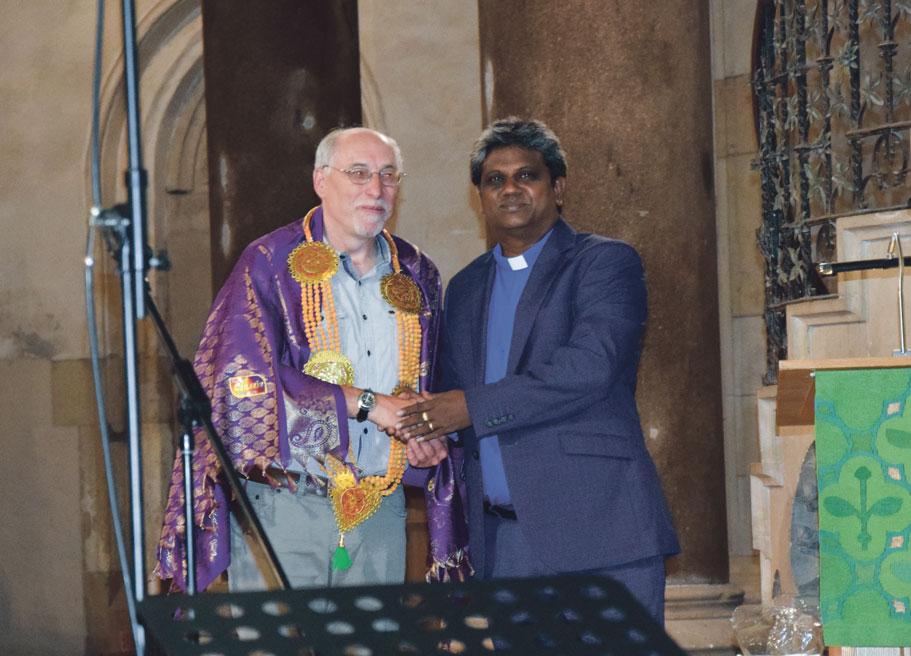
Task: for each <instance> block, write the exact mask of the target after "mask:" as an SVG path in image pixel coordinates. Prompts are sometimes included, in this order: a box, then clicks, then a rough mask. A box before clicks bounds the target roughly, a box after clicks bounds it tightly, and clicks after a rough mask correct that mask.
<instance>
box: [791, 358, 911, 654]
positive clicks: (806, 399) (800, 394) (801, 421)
mask: <svg viewBox="0 0 911 656" xmlns="http://www.w3.org/2000/svg"><path fill="white" fill-rule="evenodd" d="M908 367H911V358H902V357H868V358H849V359H827V360H784V361H781V362H780V363H779V374H778V389H777V394H776V418H775V426H776V433H777V434H778V436H780V437H782V438H784V439H785V440H786V439H787V438H788V437H789V436H794V437H797V436H804V438H805V439H806V438H808V437H809V438H811V439H812V438H813V437H815V422H816V416H815V407H816V406H815V403H816V373H817V372H819V371H836V370H841V371H843V370H860V369H896V368H908ZM804 444H805V445H806V442H804ZM805 448H806V446H803V449H805ZM798 450H799V449H798ZM783 452H784V453H786V451H784V450H783ZM782 465H784V463H782ZM798 468H799V465H798ZM798 468H795V467H794V466H793V463H792V465H791V466H789V467H785V466H782V473H784V476H783V478H784V479H785V480H783V481H782V485H783V486H784V487H786V488H787V489H788V490H789V491H793V490H794V489H795V487H796V485H797V480H796V476H794V474H795V473H796V472H797V471H798ZM787 471H789V472H790V475H788V474H787V473H786V472H787ZM792 477H793V479H792V480H791V478H792ZM791 503H792V504H793V497H792V499H791ZM790 541H791V540H790V538H789V539H788V540H784V541H783V540H781V539H778V540H775V541H773V542H774V543H775V544H776V545H777V546H778V547H779V548H781V547H782V546H784V545H785V544H790ZM789 557H790V556H789V554H788V553H784V554H781V555H780V556H779V557H778V558H775V559H774V560H775V561H778V562H779V563H783V562H784V561H787V560H788V559H789ZM788 565H789V563H788V564H786V565H783V566H784V567H788ZM776 571H777V570H776ZM867 649H875V653H877V654H886V653H888V654H893V653H894V654H896V655H898V654H904V653H906V652H905V651H904V650H902V649H901V648H899V647H896V648H894V651H893V648H849V647H844V648H840V647H830V648H829V654H830V655H832V656H847V655H848V654H863V653H865V652H866V651H867Z"/></svg>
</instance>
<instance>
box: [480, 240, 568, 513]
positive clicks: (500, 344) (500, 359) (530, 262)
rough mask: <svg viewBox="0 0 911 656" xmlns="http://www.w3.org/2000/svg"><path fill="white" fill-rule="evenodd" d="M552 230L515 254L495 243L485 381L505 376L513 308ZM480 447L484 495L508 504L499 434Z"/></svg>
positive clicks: (493, 502) (497, 501) (494, 380)
mask: <svg viewBox="0 0 911 656" xmlns="http://www.w3.org/2000/svg"><path fill="white" fill-rule="evenodd" d="M551 232H553V230H549V231H548V232H547V234H546V235H544V236H543V237H542V238H541V239H539V240H538V241H537V243H535V244H534V245H533V246H532V247H531V248H529V249H528V250H527V251H525V252H524V253H522V255H518V256H516V257H506V256H505V255H503V249H502V248H500V245H499V244H497V245H496V246H494V249H493V257H494V260H495V261H496V273H495V274H494V280H493V289H492V290H491V294H490V305H489V306H488V313H487V359H486V363H485V366H484V383H485V384H486V383H495V382H497V381H498V380H500V379H502V378H504V377H505V376H506V367H507V366H508V363H509V347H510V346H511V345H512V331H513V325H514V324H515V320H516V308H517V307H518V305H519V299H520V298H521V297H522V292H523V291H524V290H525V284H526V283H527V282H528V277H529V275H531V270H532V268H533V267H534V265H535V261H536V260H537V259H538V255H540V254H541V251H542V250H543V248H544V244H546V243H547V239H548V238H549V237H550V234H551ZM479 451H480V458H481V477H482V480H483V485H484V498H485V499H486V500H487V501H489V502H490V503H492V504H494V505H497V506H511V505H512V500H511V498H510V496H509V486H508V485H507V484H506V472H505V470H504V469H503V459H502V457H501V455H500V440H499V438H498V436H496V435H488V436H487V437H482V438H481V440H480V448H479Z"/></svg>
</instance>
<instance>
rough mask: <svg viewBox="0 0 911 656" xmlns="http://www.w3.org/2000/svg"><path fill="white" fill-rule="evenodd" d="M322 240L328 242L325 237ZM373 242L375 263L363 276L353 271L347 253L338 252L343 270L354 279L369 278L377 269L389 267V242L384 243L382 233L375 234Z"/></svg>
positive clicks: (390, 255) (384, 239)
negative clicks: (375, 256)
mask: <svg viewBox="0 0 911 656" xmlns="http://www.w3.org/2000/svg"><path fill="white" fill-rule="evenodd" d="M323 241H325V242H326V243H327V244H328V243H329V242H328V241H326V239H325V237H324V238H323ZM374 243H375V244H376V254H377V258H376V263H375V264H374V265H373V268H372V269H371V270H370V271H368V272H367V273H366V274H364V275H363V276H358V275H357V271H355V270H354V267H353V266H352V265H351V258H350V257H348V254H347V253H339V254H338V256H339V259H340V260H341V262H342V267H343V268H344V269H345V272H346V273H347V274H348V275H349V276H351V277H352V278H354V279H355V280H361V279H363V278H369V277H370V276H372V275H374V274H376V273H377V271H385V269H387V268H389V265H390V264H391V263H392V254H391V253H390V252H389V244H387V243H386V238H385V237H383V234H382V233H380V234H378V235H377V236H376V238H375V240H374ZM330 245H331V244H330Z"/></svg>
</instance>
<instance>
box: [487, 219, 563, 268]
mask: <svg viewBox="0 0 911 656" xmlns="http://www.w3.org/2000/svg"><path fill="white" fill-rule="evenodd" d="M553 231H554V229H553V228H551V229H550V230H548V231H547V232H546V233H545V234H544V236H543V237H541V238H540V239H539V240H538V241H536V242H535V243H534V244H532V245H531V246H530V247H529V248H528V249H527V250H526V251H525V252H524V253H522V254H520V255H516V256H515V257H506V256H505V255H503V247H502V246H500V244H497V245H496V246H494V247H493V256H494V259H495V260H496V262H497V267H499V268H500V269H502V270H503V271H522V270H524V269H530V268H531V267H533V266H534V265H535V261H536V260H537V259H538V255H540V254H541V251H542V250H544V244H546V243H547V240H548V239H550V235H551V233H552V232H553Z"/></svg>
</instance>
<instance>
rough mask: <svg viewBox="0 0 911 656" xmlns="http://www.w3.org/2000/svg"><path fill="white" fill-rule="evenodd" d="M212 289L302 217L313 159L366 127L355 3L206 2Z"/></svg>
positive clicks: (312, 201)
mask: <svg viewBox="0 0 911 656" xmlns="http://www.w3.org/2000/svg"><path fill="white" fill-rule="evenodd" d="M203 36H204V41H205V54H204V59H205V76H206V120H207V137H208V146H209V206H210V213H211V218H212V284H213V287H214V289H215V290H218V289H219V288H220V287H221V285H222V283H223V282H224V280H225V278H226V277H227V276H228V273H230V271H231V267H232V266H233V265H234V262H235V261H236V260H237V258H238V256H239V255H240V253H241V251H242V250H243V249H244V247H246V245H247V244H249V243H250V242H251V241H252V240H253V239H255V238H257V237H259V236H261V235H263V234H265V233H267V232H269V231H270V230H273V229H274V228H277V227H279V226H282V225H284V224H286V223H289V222H291V221H293V220H294V219H295V218H297V217H302V216H303V215H304V214H306V212H307V210H309V209H310V208H311V207H313V206H314V205H317V204H318V203H319V199H318V198H317V196H316V194H315V193H314V192H313V186H312V181H311V174H312V171H313V154H314V152H315V151H316V146H317V144H318V143H319V141H320V139H322V137H323V136H324V135H325V134H326V133H327V132H328V131H329V130H331V129H332V128H334V127H336V126H339V125H345V126H350V125H359V124H360V122H361V89H360V77H359V73H358V68H359V63H358V29H357V2H356V0H342V1H340V2H331V3H328V2H327V3H323V2H308V3H301V2H295V1H294V0H274V1H272V2H268V3H250V2H245V1H244V0H217V1H212V0H206V1H204V2H203Z"/></svg>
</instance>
